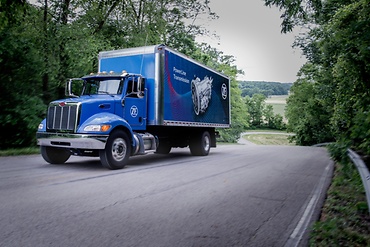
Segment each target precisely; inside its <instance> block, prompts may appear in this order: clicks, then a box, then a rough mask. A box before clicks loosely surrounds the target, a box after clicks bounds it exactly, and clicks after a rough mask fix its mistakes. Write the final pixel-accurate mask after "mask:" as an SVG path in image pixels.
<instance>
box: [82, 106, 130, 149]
mask: <svg viewBox="0 0 370 247" xmlns="http://www.w3.org/2000/svg"><path fill="white" fill-rule="evenodd" d="M94 125H100V126H101V125H110V126H111V127H110V128H109V129H108V130H107V131H106V132H103V131H86V130H85V128H86V127H88V126H94ZM117 127H124V128H126V129H127V130H128V131H129V135H130V136H129V137H130V139H131V142H132V144H134V132H133V131H132V128H131V126H130V124H129V123H128V122H127V121H126V120H125V119H123V118H121V117H120V116H118V115H115V114H113V113H108V112H102V113H97V114H95V115H92V116H91V117H89V118H88V119H87V120H86V121H85V122H84V123H82V124H81V125H80V127H79V128H78V129H77V133H79V134H95V135H99V134H100V135H101V134H104V135H109V134H110V133H111V132H112V131H113V130H114V129H116V128H117Z"/></svg>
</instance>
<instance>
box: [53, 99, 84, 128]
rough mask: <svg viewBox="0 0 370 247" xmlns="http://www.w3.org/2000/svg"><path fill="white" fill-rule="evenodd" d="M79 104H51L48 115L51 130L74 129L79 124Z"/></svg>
mask: <svg viewBox="0 0 370 247" xmlns="http://www.w3.org/2000/svg"><path fill="white" fill-rule="evenodd" d="M77 118H78V105H77V104H68V103H67V104H65V105H64V106H60V105H59V104H50V105H49V109H48V115H47V117H46V121H47V122H46V125H47V128H48V129H49V130H66V131H73V130H75V127H76V125H77Z"/></svg>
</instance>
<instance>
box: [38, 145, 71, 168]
mask: <svg viewBox="0 0 370 247" xmlns="http://www.w3.org/2000/svg"><path fill="white" fill-rule="evenodd" d="M40 151H41V156H42V157H43V158H44V160H45V161H46V162H48V163H50V164H63V163H64V162H66V161H67V160H68V159H69V157H71V154H70V153H69V151H68V150H66V149H61V148H55V147H45V146H41V147H40Z"/></svg>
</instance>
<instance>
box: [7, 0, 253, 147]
mask: <svg viewBox="0 0 370 247" xmlns="http://www.w3.org/2000/svg"><path fill="white" fill-rule="evenodd" d="M31 2H32V3H31ZM208 5H209V1H208V0H204V1H194V0H181V1H180V0H153V1H145V0H76V1H71V0H42V1H41V0H32V1H26V0H0V20H1V22H0V54H1V55H0V67H1V70H0V92H1V97H0V105H1V112H0V122H1V124H2V127H3V130H6V131H1V132H0V139H1V143H0V148H1V149H7V148H11V147H26V146H30V145H35V144H36V141H35V132H36V130H37V126H38V125H39V123H40V121H41V120H42V119H43V118H44V117H45V112H46V109H47V105H48V102H50V101H51V100H54V99H58V98H64V90H65V89H64V85H65V82H66V80H67V79H68V78H74V77H81V76H84V75H86V74H89V73H91V72H96V71H97V58H98V53H99V52H100V51H104V50H114V49H122V48H128V47H137V46H144V45H154V44H166V45H168V46H169V47H171V48H174V49H176V50H178V51H179V52H182V53H184V54H186V55H188V56H190V57H192V58H194V59H196V60H198V61H200V62H201V63H203V64H205V65H207V66H209V67H212V68H214V69H216V70H217V71H220V72H222V73H224V74H226V75H227V76H229V77H230V80H231V90H230V93H231V96H232V97H231V98H232V122H233V123H234V124H233V128H232V129H228V130H224V131H222V133H221V136H222V139H223V140H225V141H236V140H237V138H238V137H239V134H240V132H241V131H243V129H245V128H246V127H247V126H248V122H247V119H245V116H248V114H247V112H246V110H245V107H244V101H243V99H242V97H241V96H240V89H239V88H238V85H237V82H236V79H235V78H236V75H237V74H238V73H240V71H238V69H237V68H236V66H235V65H234V64H233V62H234V57H233V56H230V55H225V54H223V52H221V51H218V50H216V49H214V48H212V47H210V46H209V45H207V44H198V43H196V42H195V36H196V35H207V32H208V31H207V30H205V29H204V28H203V27H201V26H197V25H194V24H192V23H193V22H194V20H195V19H196V18H198V17H199V16H203V17H206V18H209V19H214V18H217V15H216V14H215V13H213V12H212V11H211V9H210V8H209V6H208Z"/></svg>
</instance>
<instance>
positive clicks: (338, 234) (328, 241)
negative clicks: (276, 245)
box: [309, 163, 370, 247]
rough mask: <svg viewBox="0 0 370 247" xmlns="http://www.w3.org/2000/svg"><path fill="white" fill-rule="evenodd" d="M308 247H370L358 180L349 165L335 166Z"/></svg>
mask: <svg viewBox="0 0 370 247" xmlns="http://www.w3.org/2000/svg"><path fill="white" fill-rule="evenodd" d="M309 245H310V246H325V247H326V246H370V216H369V212H368V205H367V202H366V195H365V191H364V188H363V185H362V181H361V177H360V175H359V173H358V171H357V169H356V167H355V166H354V165H353V164H351V163H345V164H341V163H337V164H336V166H335V171H334V177H333V179H332V183H331V185H330V187H329V189H328V192H327V199H326V201H325V204H324V206H323V208H322V212H321V217H320V220H319V221H318V222H316V223H315V224H314V226H313V229H312V232H311V236H310V242H309Z"/></svg>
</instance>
